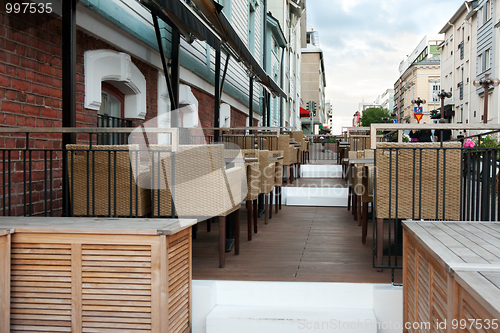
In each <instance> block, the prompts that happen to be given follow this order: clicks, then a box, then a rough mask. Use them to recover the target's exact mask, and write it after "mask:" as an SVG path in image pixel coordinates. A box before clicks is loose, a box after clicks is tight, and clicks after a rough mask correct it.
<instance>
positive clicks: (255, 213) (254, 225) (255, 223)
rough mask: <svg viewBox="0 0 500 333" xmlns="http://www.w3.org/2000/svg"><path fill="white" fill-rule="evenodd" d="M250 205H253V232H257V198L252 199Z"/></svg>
mask: <svg viewBox="0 0 500 333" xmlns="http://www.w3.org/2000/svg"><path fill="white" fill-rule="evenodd" d="M252 205H253V232H255V233H257V217H258V215H259V212H258V204H257V199H255V200H254V201H252Z"/></svg>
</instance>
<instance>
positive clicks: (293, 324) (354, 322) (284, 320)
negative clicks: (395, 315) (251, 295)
mask: <svg viewBox="0 0 500 333" xmlns="http://www.w3.org/2000/svg"><path fill="white" fill-rule="evenodd" d="M206 330H207V333H226V332H228V333H229V332H238V333H255V332H259V333H280V332H283V333H285V332H286V333H295V332H322V333H323V332H325V333H326V332H357V333H361V332H363V333H364V332H366V333H368V332H369V333H376V332H377V325H376V317H375V313H374V311H373V309H346V308H342V309H340V308H318V307H311V308H306V307H298V306H297V307H291V306H281V307H271V306H233V305H217V306H215V308H214V309H213V310H212V311H211V312H210V314H209V315H208V316H207V322H206Z"/></svg>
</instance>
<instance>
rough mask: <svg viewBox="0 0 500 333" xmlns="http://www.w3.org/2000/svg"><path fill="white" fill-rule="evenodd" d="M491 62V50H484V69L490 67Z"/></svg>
mask: <svg viewBox="0 0 500 333" xmlns="http://www.w3.org/2000/svg"><path fill="white" fill-rule="evenodd" d="M490 67H491V63H490V50H486V51H484V68H483V71H485V70H487V69H490Z"/></svg>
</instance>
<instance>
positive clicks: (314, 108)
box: [311, 102, 316, 117]
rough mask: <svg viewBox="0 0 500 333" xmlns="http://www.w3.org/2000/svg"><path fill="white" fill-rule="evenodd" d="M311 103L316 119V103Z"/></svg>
mask: <svg viewBox="0 0 500 333" xmlns="http://www.w3.org/2000/svg"><path fill="white" fill-rule="evenodd" d="M311 103H312V112H313V116H314V117H316V102H311Z"/></svg>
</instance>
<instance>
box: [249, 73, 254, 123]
mask: <svg viewBox="0 0 500 333" xmlns="http://www.w3.org/2000/svg"><path fill="white" fill-rule="evenodd" d="M248 90H249V92H248V117H249V118H250V119H249V120H248V126H250V127H252V126H253V75H250V84H249V87H248Z"/></svg>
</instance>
